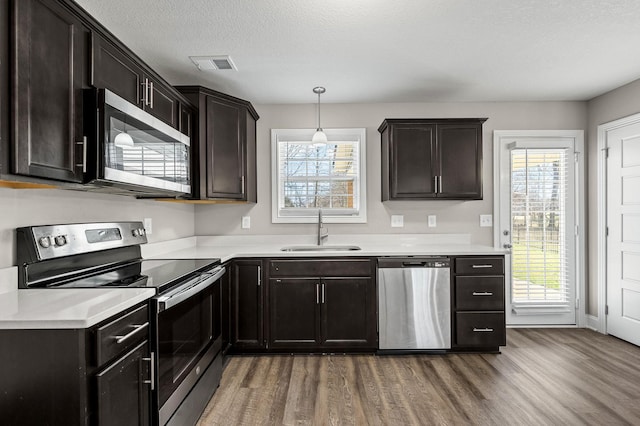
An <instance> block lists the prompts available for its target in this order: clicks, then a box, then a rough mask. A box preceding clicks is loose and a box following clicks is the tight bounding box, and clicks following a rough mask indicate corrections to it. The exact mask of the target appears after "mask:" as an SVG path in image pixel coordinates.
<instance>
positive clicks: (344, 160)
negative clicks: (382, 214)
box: [273, 129, 366, 222]
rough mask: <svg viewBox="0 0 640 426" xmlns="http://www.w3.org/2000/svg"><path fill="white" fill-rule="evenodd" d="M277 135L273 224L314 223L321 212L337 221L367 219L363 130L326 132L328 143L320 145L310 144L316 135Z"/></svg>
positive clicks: (281, 133) (305, 133) (290, 133)
mask: <svg viewBox="0 0 640 426" xmlns="http://www.w3.org/2000/svg"><path fill="white" fill-rule="evenodd" d="M350 130H351V131H350ZM353 130H355V131H353ZM274 132H275V133H274V134H273V136H274V141H273V144H274V153H273V156H274V159H273V160H274V161H273V165H274V169H275V170H274V178H275V179H274V184H275V186H276V188H275V191H277V193H276V194H274V195H276V198H277V200H274V201H275V202H277V205H275V206H274V207H275V208H274V221H276V222H277V221H280V222H287V221H289V220H287V218H313V220H316V218H317V216H318V209H322V213H323V216H324V217H325V218H326V219H328V220H329V221H333V222H341V221H343V220H341V219H345V218H351V219H352V220H346V221H348V222H355V221H360V222H362V221H364V220H363V219H366V216H365V215H364V214H363V213H364V208H363V207H364V205H363V202H364V194H363V188H364V182H363V179H364V177H363V176H364V164H363V161H362V159H363V158H364V153H363V151H364V143H363V142H364V129H334V130H333V131H332V129H325V133H327V136H328V137H329V141H328V142H327V143H320V144H317V143H312V142H311V136H312V135H313V132H312V131H306V132H305V131H295V130H289V131H287V130H274ZM275 191H274V192H275ZM313 220H303V221H307V222H308V221H313ZM294 221H295V220H294Z"/></svg>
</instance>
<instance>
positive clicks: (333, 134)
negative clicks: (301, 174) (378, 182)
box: [271, 128, 367, 223]
mask: <svg viewBox="0 0 640 426" xmlns="http://www.w3.org/2000/svg"><path fill="white" fill-rule="evenodd" d="M315 132H316V129H271V222H272V223H316V222H317V221H318V208H308V209H300V210H299V211H300V213H301V214H292V213H289V214H286V215H284V214H281V210H280V196H281V195H282V194H283V189H282V187H281V186H282V182H281V179H280V176H281V173H280V162H279V151H278V142H283V141H296V140H297V141H311V138H312V137H313V134H314V133H315ZM324 132H325V134H326V135H327V139H328V140H329V142H331V141H354V142H357V143H358V144H359V147H358V157H357V158H358V176H357V178H356V181H355V182H354V184H355V185H356V186H357V194H358V201H357V202H358V206H359V207H358V213H357V214H336V213H332V212H331V211H330V210H329V209H322V214H323V215H322V219H323V222H325V223H366V222H367V185H366V181H367V179H366V177H367V173H366V158H367V156H366V145H367V144H366V129H365V128H343V129H324ZM303 213H306V214H303Z"/></svg>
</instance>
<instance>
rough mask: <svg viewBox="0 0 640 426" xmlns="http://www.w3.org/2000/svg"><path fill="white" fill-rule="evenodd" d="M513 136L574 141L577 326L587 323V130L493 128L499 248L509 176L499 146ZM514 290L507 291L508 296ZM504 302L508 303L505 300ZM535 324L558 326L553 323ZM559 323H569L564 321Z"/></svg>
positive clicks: (508, 272) (495, 230)
mask: <svg viewBox="0 0 640 426" xmlns="http://www.w3.org/2000/svg"><path fill="white" fill-rule="evenodd" d="M506 138H509V139H512V138H532V139H554V138H564V139H566V138H571V139H573V140H574V142H575V152H576V154H577V156H578V161H577V163H576V177H577V179H576V186H577V191H576V201H575V203H576V222H577V226H576V237H577V241H576V254H575V255H576V259H575V261H576V271H575V276H576V301H575V302H576V327H584V326H585V325H586V303H585V302H586V279H585V277H586V269H585V254H586V244H585V242H586V241H585V229H586V226H587V224H586V222H585V219H586V208H587V203H586V198H585V182H586V174H585V151H584V130H494V131H493V216H494V220H493V245H494V247H495V248H497V249H501V248H502V235H501V232H500V226H499V224H500V219H501V218H500V203H501V201H502V199H501V197H502V194H501V192H500V186H501V185H500V184H501V182H503V183H504V180H506V179H508V178H509V177H508V176H502V175H501V173H500V164H502V163H501V161H502V157H501V152H502V150H501V149H500V146H501V144H502V143H503V142H502V140H503V139H506ZM510 256H511V255H510V254H509V255H507V257H506V259H505V260H506V262H505V263H506V265H505V284H508V285H510V283H511V259H510ZM510 293H511V292H507V291H505V297H506V296H507V294H510ZM505 306H508V304H507V301H506V300H505ZM507 327H530V326H529V325H518V326H509V325H507ZM536 327H557V326H554V325H548V326H540V325H536ZM560 327H567V326H566V325H561V326H560Z"/></svg>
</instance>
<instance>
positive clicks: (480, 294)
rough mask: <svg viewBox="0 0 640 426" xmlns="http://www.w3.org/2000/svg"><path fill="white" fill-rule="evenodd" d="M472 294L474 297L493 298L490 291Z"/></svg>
mask: <svg viewBox="0 0 640 426" xmlns="http://www.w3.org/2000/svg"><path fill="white" fill-rule="evenodd" d="M472 294H473V295H474V296H493V293H492V292H490V291H474V292H473V293H472Z"/></svg>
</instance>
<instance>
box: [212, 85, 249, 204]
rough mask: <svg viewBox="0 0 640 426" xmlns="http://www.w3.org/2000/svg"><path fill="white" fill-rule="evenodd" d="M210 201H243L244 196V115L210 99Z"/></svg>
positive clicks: (238, 108) (241, 111)
mask: <svg viewBox="0 0 640 426" xmlns="http://www.w3.org/2000/svg"><path fill="white" fill-rule="evenodd" d="M206 108H207V143H206V149H207V197H208V198H230V199H237V200H243V199H244V197H245V195H244V192H245V184H246V183H245V168H244V160H243V158H244V151H243V144H244V137H243V136H242V133H241V129H242V127H243V123H244V111H243V108H242V107H240V106H239V105H236V104H233V103H228V102H222V101H219V100H217V99H215V98H213V97H210V96H208V97H207V102H206Z"/></svg>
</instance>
